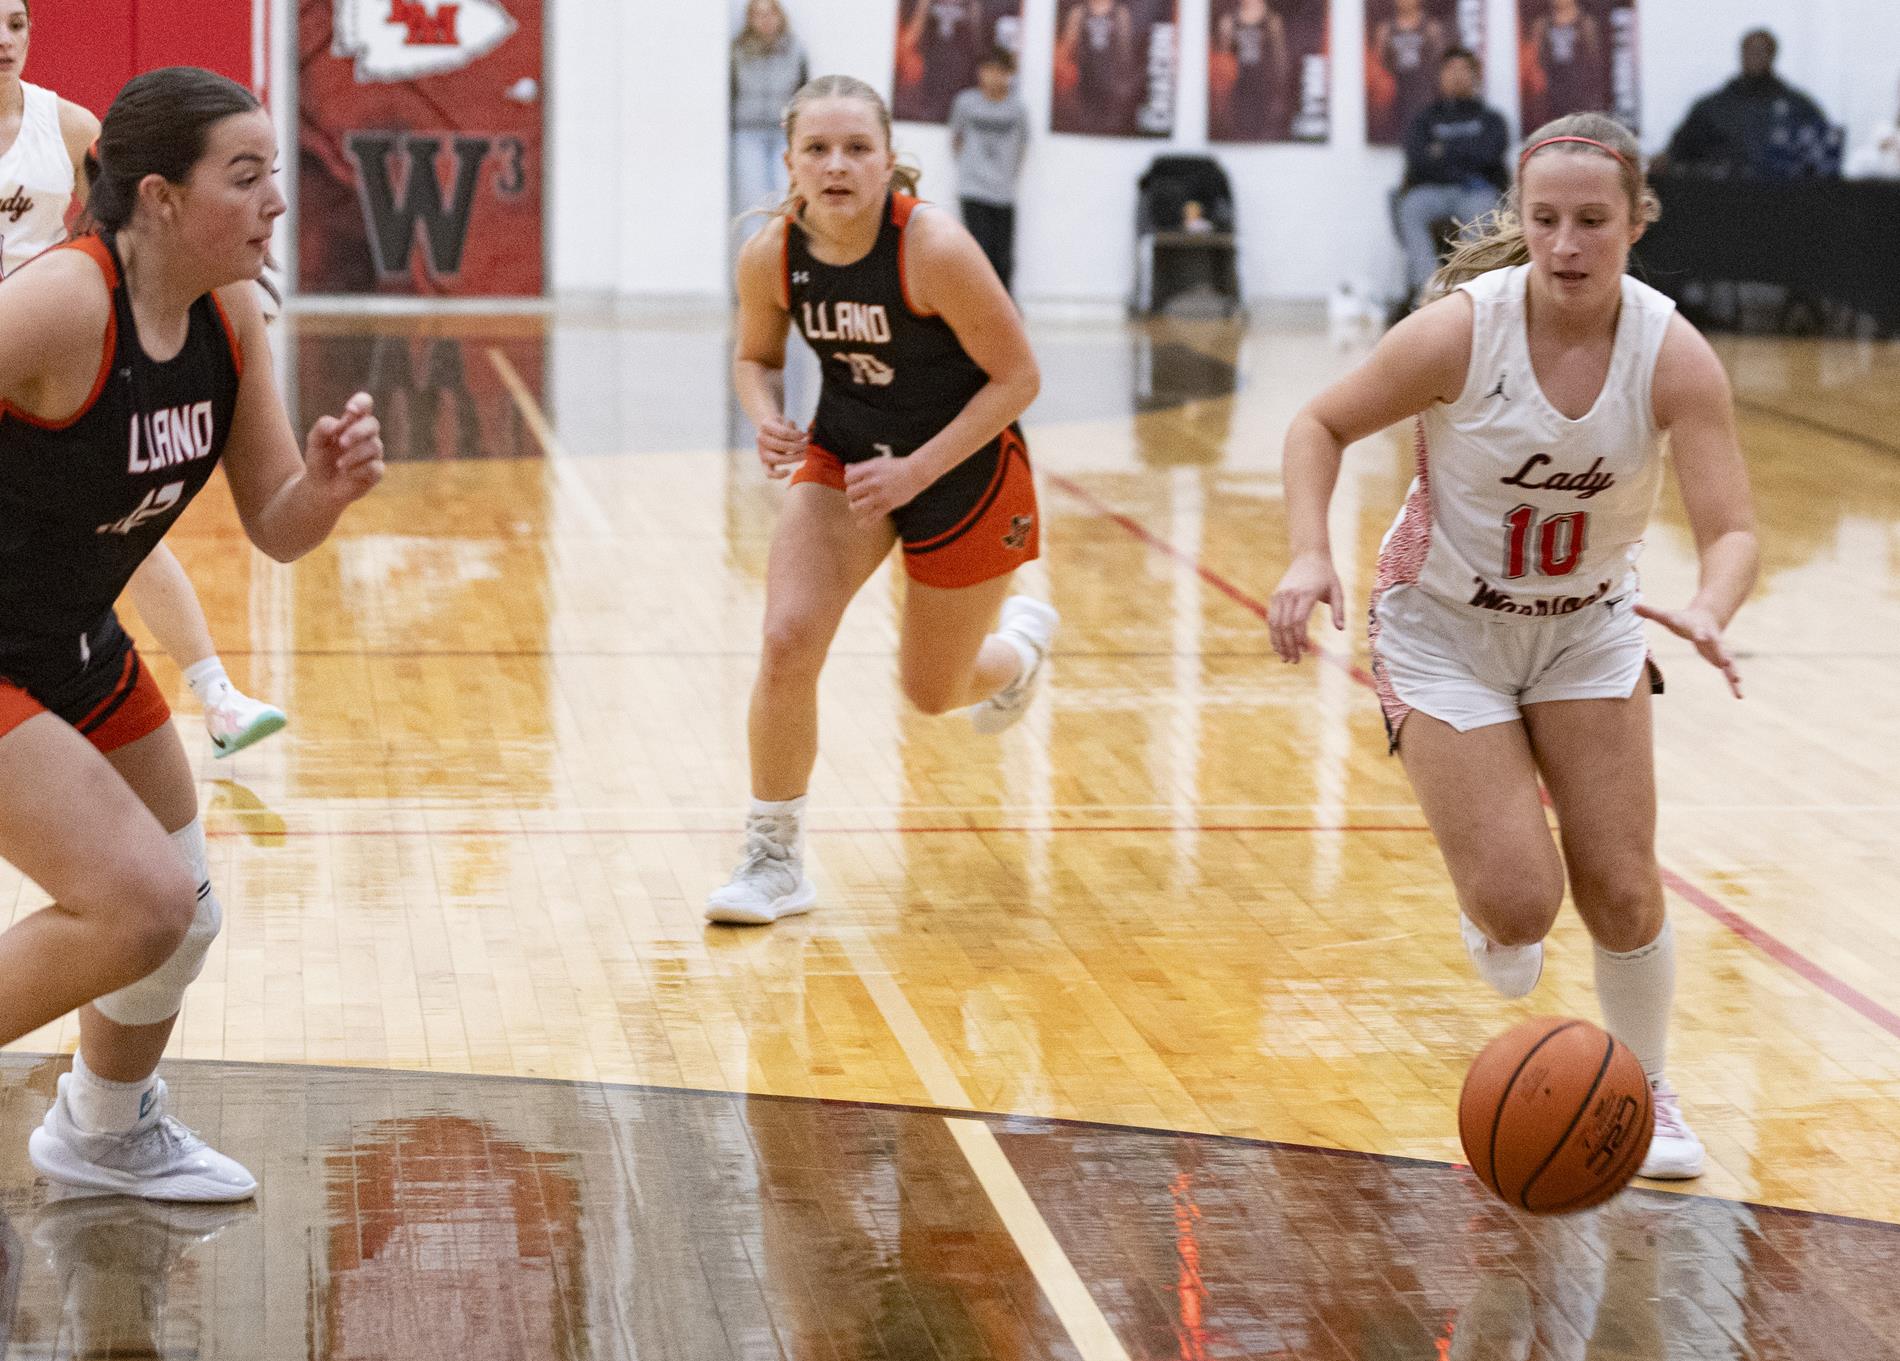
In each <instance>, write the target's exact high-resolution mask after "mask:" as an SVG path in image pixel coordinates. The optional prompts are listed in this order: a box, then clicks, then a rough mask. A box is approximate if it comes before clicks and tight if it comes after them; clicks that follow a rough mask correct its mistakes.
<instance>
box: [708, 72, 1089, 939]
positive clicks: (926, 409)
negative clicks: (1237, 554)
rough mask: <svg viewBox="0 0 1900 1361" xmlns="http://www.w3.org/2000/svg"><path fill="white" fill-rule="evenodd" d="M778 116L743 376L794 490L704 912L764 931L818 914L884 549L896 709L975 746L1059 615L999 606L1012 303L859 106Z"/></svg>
mask: <svg viewBox="0 0 1900 1361" xmlns="http://www.w3.org/2000/svg"><path fill="white" fill-rule="evenodd" d="M785 117H786V135H787V141H788V143H789V151H788V153H787V155H788V164H789V165H790V167H791V173H792V201H791V203H790V204H789V205H787V208H786V210H785V211H784V212H782V213H780V214H779V215H778V216H777V217H775V218H774V219H773V220H772V221H771V222H770V223H769V224H768V225H767V226H766V227H765V228H764V229H762V230H761V231H760V232H759V233H758V234H757V235H756V236H754V237H753V238H752V240H751V242H750V243H749V244H748V245H747V246H746V248H745V250H744V252H743V253H742V254H741V256H740V259H739V341H738V346H737V352H736V354H735V356H734V363H733V377H734V383H735V385H736V387H737V389H738V396H739V401H740V403H741V404H742V405H743V406H744V407H745V411H746V414H747V415H748V416H749V417H751V419H752V423H753V424H754V425H755V426H757V427H758V432H759V433H758V447H759V457H760V460H761V461H762V462H763V463H764V464H765V469H766V472H767V473H768V474H769V475H770V476H772V477H786V476H788V475H789V476H791V477H792V482H793V486H792V487H791V489H790V492H789V494H788V495H787V496H786V500H785V509H784V511H783V513H782V515H781V517H780V519H779V524H778V530H777V532H776V533H775V534H774V536H773V540H772V552H771V558H770V560H769V562H768V564H767V567H766V604H765V646H764V652H763V655H762V656H761V658H760V664H759V676H758V681H757V683H756V685H755V686H754V688H753V692H752V710H751V720H750V735H751V753H752V794H753V802H752V809H751V814H750V816H749V817H748V818H747V821H746V852H745V858H744V859H743V860H742V861H741V862H740V864H739V867H738V869H737V870H736V871H735V872H734V874H733V877H732V880H731V882H729V883H727V884H726V885H724V886H723V887H722V888H720V889H718V890H716V891H715V892H714V893H713V894H712V896H711V898H710V899H709V900H708V902H707V907H706V915H707V917H708V918H709V919H710V920H713V921H721V922H737V923H745V924H752V925H758V924H762V923H765V922H770V921H776V920H777V919H778V918H780V917H783V916H788V915H790V914H792V913H795V912H804V911H806V910H808V909H809V908H810V907H811V905H812V903H813V901H814V899H815V898H816V892H815V890H814V889H813V887H812V884H811V881H810V880H808V879H807V878H806V877H805V874H804V869H803V861H802V857H801V854H800V824H801V819H802V817H803V813H804V806H805V793H806V787H807V784H808V783H809V781H810V779H811V772H812V767H813V765H814V764H815V763H816V761H817V759H818V673H819V670H820V669H821V668H822V667H823V666H824V662H825V654H826V652H827V651H828V650H829V648H830V646H831V639H832V635H833V634H834V633H836V631H837V628H838V622H839V620H840V618H841V617H842V616H843V614H844V611H845V607H846V606H847V605H849V604H850V603H851V598H852V597H853V596H855V595H856V594H857V593H858V589H859V587H861V586H863V584H864V583H865V581H866V580H867V579H869V577H870V575H871V573H873V572H874V571H876V570H877V567H878V564H880V563H881V562H883V561H884V559H885V558H886V557H888V556H889V554H890V551H891V547H892V545H893V544H896V543H900V542H901V543H902V545H903V549H904V566H905V571H906V573H907V575H908V577H909V583H908V586H909V589H908V590H907V591H906V592H905V599H904V619H903V639H902V644H901V651H902V656H901V664H900V671H901V674H902V682H903V689H904V694H905V695H906V696H907V697H908V698H909V699H910V701H911V702H912V703H913V704H915V705H916V706H917V707H918V708H919V709H921V710H923V711H924V712H925V713H930V714H941V713H945V712H948V711H949V710H951V709H956V708H964V707H969V708H970V709H971V719H972V721H973V722H974V723H975V724H976V726H977V728H978V730H979V731H983V732H1000V731H1002V730H1003V729H1004V728H1006V727H1008V726H1009V725H1010V724H1011V723H1013V722H1015V721H1016V719H1018V718H1019V717H1021V715H1022V713H1023V710H1024V709H1025V708H1026V707H1027V705H1028V702H1029V697H1030V692H1031V689H1032V687H1033V686H1034V684H1035V681H1036V678H1037V674H1038V673H1039V672H1040V670H1041V668H1042V664H1043V661H1044V659H1045V658H1046V657H1047V655H1048V650H1049V642H1050V639H1051V638H1052V637H1053V635H1054V632H1055V626H1056V615H1055V611H1054V610H1052V609H1050V608H1049V607H1048V606H1047V605H1044V604H1041V603H1040V602H1037V601H1034V600H1031V599H1029V598H1028V597H1026V596H1011V595H1010V593H1009V586H1010V577H1011V574H1012V573H1013V572H1014V571H1015V570H1016V568H1017V567H1019V566H1021V565H1022V564H1023V563H1026V562H1028V561H1030V560H1031V559H1033V558H1034V557H1036V556H1037V553H1038V532H1039V530H1040V523H1039V519H1038V515H1037V510H1036V493H1035V486H1034V484H1033V482H1032V480H1031V477H1030V471H1029V456H1028V450H1027V448H1026V447H1025V445H1024V443H1023V438H1022V432H1021V430H1020V429H1018V428H1017V425H1016V418H1017V417H1018V416H1020V415H1021V414H1022V413H1023V411H1024V410H1025V409H1026V408H1027V407H1028V406H1029V404H1030V402H1032V401H1033V400H1035V396H1036V392H1037V389H1038V387H1039V386H1040V383H1041V378H1040V376H1039V374H1038V372H1037V369H1036V358H1035V355H1034V354H1032V353H1031V352H1030V349H1029V341H1028V338H1027V337H1026V336H1024V334H1023V328H1022V321H1021V319H1020V318H1019V317H1018V315H1017V313H1016V308H1015V306H1014V304H1012V303H1011V302H1010V300H1009V294H1008V293H1006V292H1005V291H1004V290H1003V285H1002V283H1001V281H999V280H998V279H997V277H996V271H995V270H993V269H992V268H991V267H990V263H989V261H988V260H987V259H986V258H984V255H983V252H982V250H981V249H980V248H979V247H978V246H977V244H976V241H975V240H974V239H973V238H972V237H971V236H970V234H969V233H968V232H967V231H965V230H964V229H963V226H962V225H961V224H960V223H959V222H958V221H957V219H956V217H955V215H954V214H951V213H948V212H942V211H939V210H936V209H934V208H929V207H927V206H925V205H922V204H919V203H918V202H917V200H916V199H914V198H912V197H911V196H910V194H909V192H908V191H909V190H910V189H911V188H913V187H914V185H915V180H914V177H913V176H911V175H910V174H909V173H908V172H905V171H901V170H899V169H898V167H897V164H896V160H895V158H894V157H893V156H892V154H891V140H890V115H889V112H888V111H887V110H886V109H885V107H884V101H883V100H882V99H880V98H879V97H878V95H877V93H876V91H874V90H872V89H871V87H870V86H868V85H866V84H864V83H863V82H862V81H859V80H853V79H851V78H850V77H848V76H823V77H820V78H819V79H817V80H814V81H812V82H811V83H810V84H808V85H807V86H805V88H804V89H802V90H800V91H799V93H798V95H797V97H796V98H794V99H793V101H792V103H791V107H790V108H789V109H788V110H787V111H786V115H785ZM793 325H796V326H797V327H798V329H799V331H800V332H801V333H802V334H803V335H804V337H805V339H806V340H807V341H809V342H810V343H811V345H812V348H813V349H815V350H816V351H817V352H818V355H819V358H820V360H821V361H822V364H823V368H824V383H823V387H822V389H821V391H820V395H819V402H818V414H817V419H816V420H815V421H814V422H813V424H812V428H811V430H810V432H809V433H808V432H806V431H804V430H800V429H799V428H798V427H796V426H795V425H793V424H791V423H790V422H789V421H787V420H786V419H785V415H784V399H783V394H782V391H781V386H780V384H781V374H782V370H783V367H784V363H785V339H786V334H787V332H788V330H789V329H790V327H791V326H793ZM999 608H1000V610H1001V616H1002V617H1001V622H1000V624H998V621H997V617H998V610H999ZM993 625H995V626H996V629H995V632H992V631H991V629H992V626H993Z"/></svg>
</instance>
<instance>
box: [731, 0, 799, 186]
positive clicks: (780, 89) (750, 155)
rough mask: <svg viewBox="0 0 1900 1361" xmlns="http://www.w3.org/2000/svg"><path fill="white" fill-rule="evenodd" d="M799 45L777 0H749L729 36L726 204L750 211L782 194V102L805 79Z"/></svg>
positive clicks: (795, 91)
mask: <svg viewBox="0 0 1900 1361" xmlns="http://www.w3.org/2000/svg"><path fill="white" fill-rule="evenodd" d="M805 68H806V61H805V49H804V48H803V47H802V46H800V45H799V42H798V39H797V38H796V37H794V36H793V34H792V26H791V22H790V21H789V20H788V19H786V17H785V9H784V7H783V6H782V5H780V4H779V0H752V2H751V3H750V4H748V5H747V6H746V10H745V27H744V28H742V29H740V30H739V36H738V37H736V38H734V39H733V40H732V62H731V71H732V206H733V210H734V211H735V212H739V213H750V212H751V211H752V210H753V209H755V208H763V207H765V206H767V205H768V204H771V203H776V202H778V200H779V199H781V198H783V197H784V196H785V186H786V171H785V159H784V151H785V146H784V140H783V139H784V134H783V132H781V131H780V120H781V119H782V118H783V117H784V116H785V106H786V105H787V104H789V103H791V102H792V96H793V95H795V94H797V93H798V89H799V87H800V86H801V85H803V84H804V83H805Z"/></svg>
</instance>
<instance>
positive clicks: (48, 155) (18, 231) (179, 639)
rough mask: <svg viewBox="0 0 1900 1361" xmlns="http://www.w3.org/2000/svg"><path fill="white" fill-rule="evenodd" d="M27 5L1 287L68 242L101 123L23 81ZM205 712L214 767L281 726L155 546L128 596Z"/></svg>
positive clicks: (7, 24)
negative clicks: (241, 684)
mask: <svg viewBox="0 0 1900 1361" xmlns="http://www.w3.org/2000/svg"><path fill="white" fill-rule="evenodd" d="M30 2H31V0H0V277H5V276H6V275H8V274H11V273H13V271H14V270H16V269H18V268H19V267H20V266H21V265H24V264H25V263H26V262H27V261H28V260H31V259H32V258H33V257H34V256H36V255H38V254H39V253H40V252H41V251H45V250H50V249H52V248H53V247H54V246H57V245H59V244H60V243H62V242H63V241H65V240H66V234H67V218H68V216H69V215H70V210H71V209H72V207H73V205H74V204H75V203H78V204H79V205H80V206H84V203H85V186H86V177H85V174H84V171H83V168H82V167H83V164H84V161H85V156H86V148H87V147H89V146H91V145H92V140H93V138H95V137H97V136H98V135H99V120H98V119H97V118H95V117H93V116H92V114H91V113H89V112H88V111H87V110H85V109H83V108H81V107H80V106H79V105H77V104H75V103H73V102H72V101H71V100H69V99H61V98H60V97H59V96H58V95H56V94H54V93H53V92H52V91H51V90H47V89H42V88H41V87H40V86H38V85H29V84H28V83H27V82H26V81H25V80H23V79H21V73H22V72H23V70H24V69H25V67H26V54H27V46H28V43H29V41H30V39H31V37H32V32H33V15H32V10H31V7H30ZM127 594H128V595H129V596H131V598H132V603H133V605H134V606H136V607H137V609H138V612H139V617H140V618H141V619H143V620H144V621H145V622H146V624H147V626H148V627H150V628H151V630H152V632H153V633H154V634H156V635H157V636H158V642H159V646H161V647H163V648H164V649H165V651H166V652H167V653H169V654H170V655H171V658H172V660H173V661H175V662H177V663H178V665H179V668H180V669H181V670H182V671H183V672H184V674H185V681H186V683H187V684H188V685H190V686H191V689H192V692H193V693H194V694H195V695H197V697H198V700H199V702H200V703H201V704H203V706H204V714H205V729H206V731H207V732H209V733H210V735H211V745H212V750H213V751H214V752H215V753H216V754H217V755H218V756H220V757H223V756H229V755H231V754H232V753H233V752H236V751H240V750H242V749H243V748H245V747H248V746H250V745H251V743H253V742H256V741H258V740H259V739H261V738H265V737H268V736H270V735H271V734H272V733H274V732H276V731H277V730H278V729H280V728H282V727H283V726H284V722H285V719H284V712H283V710H282V709H279V708H277V707H276V706H274V705H270V704H264V703H261V702H259V701H258V700H254V699H252V698H250V697H249V696H248V695H245V694H243V693H242V692H241V691H239V690H238V689H237V687H236V686H234V685H232V684H231V681H230V678H229V677H228V676H227V675H226V674H225V671H224V663H223V661H221V660H220V659H219V657H218V650H217V647H216V646H215V645H214V644H213V643H212V641H211V631H210V628H209V627H208V626H207V625H206V623H205V615H204V609H203V608H202V607H201V606H200V605H199V603H198V596H197V593H196V592H195V591H193V590H192V587H191V580H190V578H188V577H187V576H186V575H185V569H184V567H183V566H181V565H180V564H179V561H178V559H177V557H176V556H174V555H173V553H172V551H171V549H170V548H168V547H166V546H165V545H164V544H160V545H159V546H158V548H157V549H155V550H154V551H153V553H152V555H151V556H150V557H148V558H147V559H146V560H145V562H144V564H143V565H142V566H140V568H139V570H138V572H137V574H136V575H134V576H133V578H132V584H131V586H130V587H129V588H128V590H127Z"/></svg>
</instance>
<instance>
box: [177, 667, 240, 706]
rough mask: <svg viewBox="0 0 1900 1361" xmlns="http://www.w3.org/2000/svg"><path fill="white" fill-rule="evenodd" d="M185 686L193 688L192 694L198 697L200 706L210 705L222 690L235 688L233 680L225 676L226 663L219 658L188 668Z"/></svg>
mask: <svg viewBox="0 0 1900 1361" xmlns="http://www.w3.org/2000/svg"><path fill="white" fill-rule="evenodd" d="M185 684H186V685H189V686H190V687H191V693H192V694H194V695H196V696H197V697H198V702H199V703H200V704H209V703H210V702H211V700H212V698H213V697H214V696H216V695H217V693H218V692H219V691H220V690H229V689H231V688H233V687H232V685H231V678H230V677H229V676H227V675H225V674H224V662H223V660H222V659H221V658H218V657H206V658H205V659H204V660H203V661H201V662H199V663H198V664H197V665H195V666H188V667H186V668H185Z"/></svg>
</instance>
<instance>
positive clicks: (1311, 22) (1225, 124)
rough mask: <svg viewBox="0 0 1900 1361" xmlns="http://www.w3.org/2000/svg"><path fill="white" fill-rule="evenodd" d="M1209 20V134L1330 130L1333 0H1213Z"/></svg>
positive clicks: (1297, 134)
mask: <svg viewBox="0 0 1900 1361" xmlns="http://www.w3.org/2000/svg"><path fill="white" fill-rule="evenodd" d="M1208 26H1209V27H1208V43H1207V135H1208V138H1209V140H1210V141H1215V142H1323V141H1325V140H1326V139H1327V138H1328V137H1329V136H1331V135H1332V123H1333V120H1332V107H1331V99H1332V70H1331V66H1332V58H1331V55H1330V53H1331V46H1330V34H1331V28H1332V8H1331V0H1214V3H1213V5H1212V6H1211V7H1210V9H1209V11H1208Z"/></svg>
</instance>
